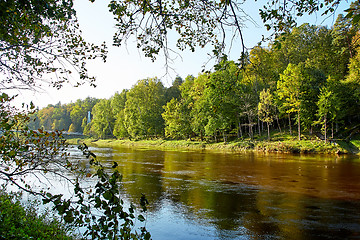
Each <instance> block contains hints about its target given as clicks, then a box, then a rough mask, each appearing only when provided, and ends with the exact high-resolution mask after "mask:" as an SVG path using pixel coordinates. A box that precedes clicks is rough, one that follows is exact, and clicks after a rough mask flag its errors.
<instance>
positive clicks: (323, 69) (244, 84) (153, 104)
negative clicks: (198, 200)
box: [38, 3, 360, 142]
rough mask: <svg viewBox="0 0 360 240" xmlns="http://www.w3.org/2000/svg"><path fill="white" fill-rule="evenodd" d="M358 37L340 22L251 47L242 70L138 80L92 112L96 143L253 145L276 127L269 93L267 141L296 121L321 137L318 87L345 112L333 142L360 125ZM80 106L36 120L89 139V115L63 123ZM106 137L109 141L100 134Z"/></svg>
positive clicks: (224, 65)
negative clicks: (75, 129) (244, 141)
mask: <svg viewBox="0 0 360 240" xmlns="http://www.w3.org/2000/svg"><path fill="white" fill-rule="evenodd" d="M124 4H125V3H124ZM353 6H354V7H356V8H358V5H356V4H355V5H353ZM356 31H358V26H357V24H353V23H351V22H349V20H344V17H343V16H339V18H338V20H337V22H336V24H335V25H334V26H333V27H332V28H327V27H322V26H312V25H309V24H303V25H301V26H299V27H296V28H293V29H291V30H290V29H289V30H287V31H286V36H285V35H284V37H278V38H277V43H278V44H281V47H280V48H279V46H278V44H276V43H275V42H273V43H271V44H269V46H268V47H267V48H265V47H260V46H257V47H255V48H253V49H252V50H251V51H250V53H249V55H247V57H246V61H245V62H246V64H245V65H244V64H242V65H241V64H238V63H236V62H233V61H228V60H227V58H226V57H223V58H222V61H221V62H219V63H218V64H216V65H215V66H214V70H213V71H212V72H210V71H208V72H203V73H201V74H199V75H198V76H197V77H193V76H188V77H187V78H186V79H185V80H184V81H182V79H180V78H176V79H175V80H174V82H173V85H172V86H171V87H169V88H166V87H164V86H163V85H162V83H161V82H160V80H159V79H144V80H140V81H139V82H138V83H137V84H136V85H134V86H133V87H132V88H131V89H129V90H124V91H123V92H121V93H117V94H115V95H114V96H113V97H112V98H111V99H110V100H109V101H110V105H109V104H108V105H106V106H105V105H104V106H103V110H104V109H105V108H107V109H108V110H109V111H108V112H106V111H94V109H95V108H94V109H91V111H92V113H93V115H92V119H93V120H96V119H99V121H98V123H99V124H97V125H98V129H97V130H96V131H97V133H96V134H95V132H94V133H92V134H93V136H97V137H100V136H101V137H109V136H111V135H112V134H113V135H114V136H115V137H117V138H119V139H120V138H127V137H130V138H136V139H138V138H153V137H160V138H161V137H164V136H166V137H168V138H175V139H193V140H197V139H200V140H204V139H205V140H207V141H212V140H214V141H218V139H219V136H220V135H222V137H223V139H224V141H225V142H226V141H227V138H238V139H241V138H246V137H247V136H249V137H250V138H251V139H255V138H257V136H256V135H257V134H258V135H261V134H262V133H263V132H265V131H266V130H265V129H264V128H266V126H265V127H264V125H265V124H267V123H270V122H271V121H269V122H267V120H270V119H268V117H270V115H267V116H265V115H263V113H265V112H266V111H265V112H263V111H259V103H260V102H261V101H265V100H264V99H263V98H262V96H261V92H262V91H263V90H264V89H269V91H270V92H271V94H272V95H273V97H272V100H273V103H272V105H273V111H274V112H273V114H271V118H272V121H273V120H275V121H276V124H272V125H271V126H270V125H269V126H268V127H269V128H268V129H267V130H268V131H267V132H268V136H269V135H270V131H271V130H272V128H274V127H275V126H276V127H278V128H279V130H280V131H281V128H282V127H283V128H286V127H289V129H290V132H291V126H292V125H293V124H294V123H295V121H296V124H297V126H298V138H301V134H304V133H305V131H308V132H309V134H310V135H311V134H314V133H315V134H318V133H319V132H320V131H323V129H322V128H323V127H324V124H323V123H321V124H319V123H320V122H319V121H323V116H324V115H323V113H321V114H320V113H319V112H323V110H324V109H322V110H321V109H320V108H322V107H321V106H320V105H321V104H320V103H319V99H320V98H322V97H323V96H322V94H324V92H322V90H321V89H327V91H330V92H332V93H333V96H336V100H334V101H335V102H336V103H331V105H332V106H337V107H335V108H336V109H341V111H340V110H338V111H337V110H336V111H335V110H334V111H332V112H333V113H332V116H331V119H328V120H329V121H328V123H329V124H331V133H332V134H331V137H332V138H336V137H338V138H341V137H346V136H345V135H346V134H348V133H346V128H348V129H351V128H352V127H349V126H355V124H356V123H357V122H358V121H359V119H360V114H359V113H360V105H359V101H358V99H359V96H360V93H359V81H358V77H357V76H358V75H359V74H358V65H359V64H358V62H359V59H358V58H359V55H358V54H357V51H358V48H355V46H356V43H357V42H358V37H359V35H358V34H355V33H356ZM349 39H351V40H350V41H349ZM345 40H346V41H345ZM350 43H351V44H350ZM349 44H350V46H349ZM351 56H352V57H351ZM326 79H327V80H326ZM171 99H173V100H171ZM77 102H78V101H77ZM77 102H76V103H75V104H72V105H71V104H70V105H65V106H58V105H54V106H49V107H48V108H45V109H42V110H40V111H39V112H38V116H39V117H40V118H41V120H39V122H40V123H41V124H42V126H49V127H52V128H54V127H55V126H60V125H61V124H63V123H64V122H67V124H69V123H73V124H74V126H76V125H77V124H76V122H80V120H81V119H82V123H83V124H82V127H83V128H85V129H86V131H85V132H86V133H91V131H90V129H91V126H92V125H93V124H94V125H96V124H95V122H96V121H94V122H93V123H90V124H86V122H87V121H86V119H85V117H86V113H85V112H84V111H79V113H80V112H81V114H78V118H75V116H73V118H72V119H73V121H70V122H68V121H61V118H59V117H58V116H60V115H62V116H65V115H66V114H65V112H66V113H67V115H66V116H69V113H71V112H73V115H74V114H75V112H77V110H76V109H80V107H79V108H78V107H77V105H79V106H82V105H81V104H77ZM319 104H320V105H319ZM260 105H261V104H260ZM263 106H265V105H263ZM344 106H347V107H344ZM58 108H60V109H59V110H58ZM74 109H75V110H74ZM82 109H84V108H83V107H82ZM65 110H66V111H65ZM105 113H106V116H108V117H107V118H106V117H104V116H105V115H104V114H105ZM319 114H320V115H321V116H322V117H320V115H319ZM50 115H51V116H52V117H51V118H47V116H50ZM75 115H76V114H75ZM97 115H98V116H97ZM320 118H322V120H320ZM76 119H78V120H76ZM106 122H107V123H106ZM264 123H265V124H264ZM109 126H110V128H109ZM93 130H94V128H93ZM104 131H105V132H106V134H105V135H106V136H105V135H102V134H101V133H102V132H104Z"/></svg>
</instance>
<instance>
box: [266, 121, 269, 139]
mask: <svg viewBox="0 0 360 240" xmlns="http://www.w3.org/2000/svg"><path fill="white" fill-rule="evenodd" d="M266 123H267V132H268V140H269V141H270V127H269V122H266Z"/></svg>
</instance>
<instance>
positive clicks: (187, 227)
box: [93, 148, 360, 240]
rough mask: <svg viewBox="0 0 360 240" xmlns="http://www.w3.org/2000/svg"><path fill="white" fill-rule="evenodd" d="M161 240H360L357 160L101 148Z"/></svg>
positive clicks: (100, 153) (359, 164) (101, 155)
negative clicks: (145, 203)
mask: <svg viewBox="0 0 360 240" xmlns="http://www.w3.org/2000/svg"><path fill="white" fill-rule="evenodd" d="M93 151H94V152H95V153H96V154H97V155H98V158H99V159H100V160H101V161H102V162H103V164H105V165H107V164H108V165H109V166H110V165H112V162H113V161H116V162H117V163H118V164H119V171H120V172H121V173H122V175H123V185H124V194H125V195H126V196H127V198H129V199H131V200H132V201H136V200H137V199H138V198H139V197H140V196H141V193H144V194H145V195H146V197H147V198H148V200H149V202H150V207H149V213H148V215H147V219H148V220H147V223H146V227H147V228H148V230H149V231H150V232H151V234H152V237H153V239H154V240H158V239H175V240H178V239H360V160H359V159H358V158H357V157H336V156H312V155H280V154H253V153H251V154H250V153H241V154H235V153H234V154H232V153H209V152H178V151H158V150H150V149H131V148H118V149H112V148H96V149H93Z"/></svg>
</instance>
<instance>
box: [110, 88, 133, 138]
mask: <svg viewBox="0 0 360 240" xmlns="http://www.w3.org/2000/svg"><path fill="white" fill-rule="evenodd" d="M127 92H128V90H126V89H124V90H123V91H122V92H121V93H115V95H114V96H113V97H112V98H111V100H110V101H111V104H110V105H111V109H112V112H113V116H114V117H115V125H114V130H113V134H114V136H116V137H117V138H122V137H128V136H129V133H128V132H127V129H126V123H125V112H124V111H125V104H126V94H127Z"/></svg>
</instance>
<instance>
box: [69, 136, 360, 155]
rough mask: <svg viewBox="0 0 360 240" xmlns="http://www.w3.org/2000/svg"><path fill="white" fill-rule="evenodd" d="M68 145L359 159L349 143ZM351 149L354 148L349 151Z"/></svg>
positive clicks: (89, 140) (114, 142) (126, 142)
mask: <svg viewBox="0 0 360 240" xmlns="http://www.w3.org/2000/svg"><path fill="white" fill-rule="evenodd" d="M66 141H67V143H68V144H72V145H76V144H81V143H85V144H86V145H88V146H96V147H120V146H127V147H146V148H149V147H151V148H153V149H159V150H164V149H167V150H211V151H229V152H244V151H252V152H272V153H310V154H337V155H340V154H349V155H358V156H359V152H358V148H357V147H355V145H354V144H352V143H349V144H348V143H346V142H343V141H338V142H337V143H325V142H323V141H320V140H301V141H298V140H284V141H280V140H274V141H265V140H252V141H250V140H236V141H229V142H227V143H224V142H218V143H208V142H205V141H204V142H201V141H190V140H164V139H156V140H117V139H92V138H72V139H67V140H66ZM351 146H353V147H351Z"/></svg>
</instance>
